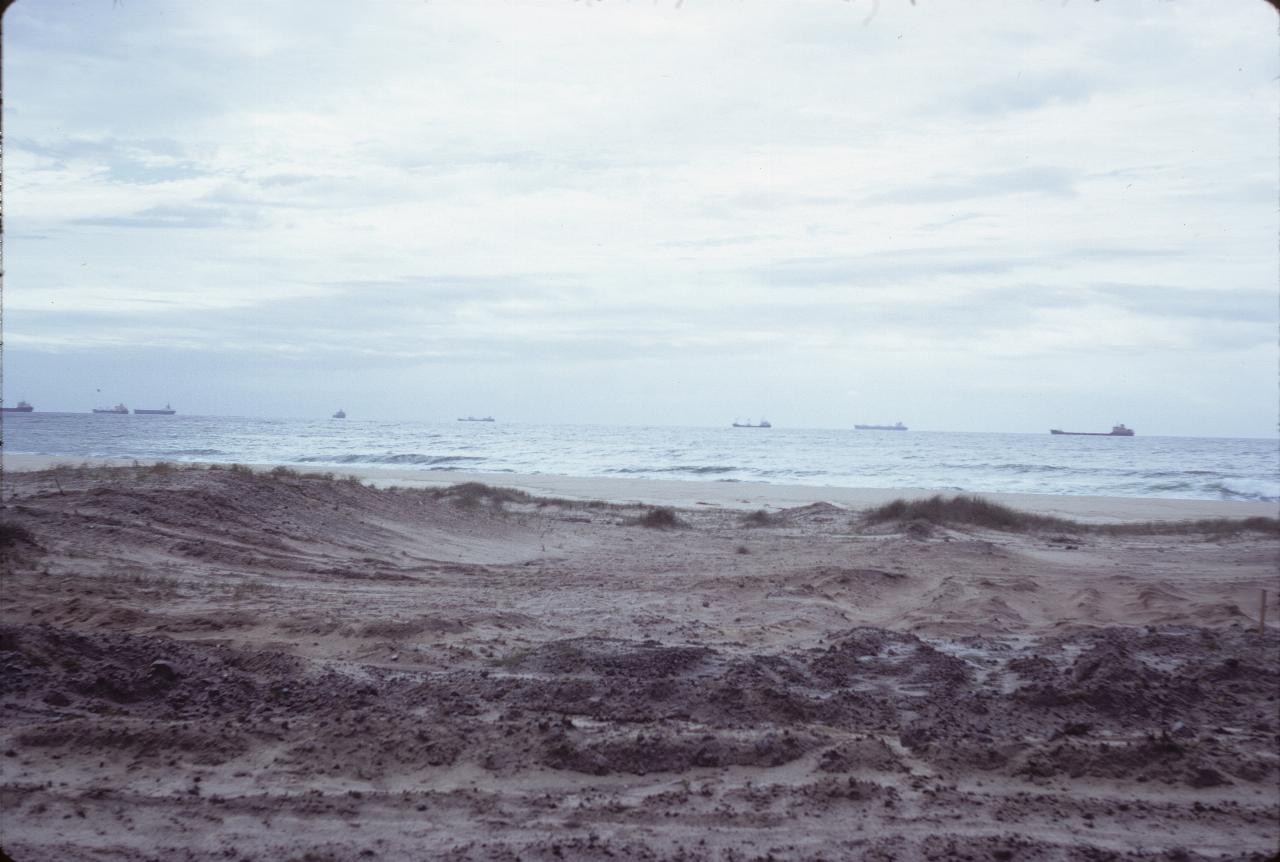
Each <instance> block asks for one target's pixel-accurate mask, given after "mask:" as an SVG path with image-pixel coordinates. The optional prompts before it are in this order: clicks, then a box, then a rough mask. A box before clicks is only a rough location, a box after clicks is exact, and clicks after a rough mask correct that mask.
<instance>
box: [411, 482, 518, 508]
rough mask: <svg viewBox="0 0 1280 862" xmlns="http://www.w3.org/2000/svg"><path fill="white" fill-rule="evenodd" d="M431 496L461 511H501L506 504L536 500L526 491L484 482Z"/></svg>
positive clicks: (449, 489)
mask: <svg viewBox="0 0 1280 862" xmlns="http://www.w3.org/2000/svg"><path fill="white" fill-rule="evenodd" d="M430 494H431V495H432V496H433V497H435V498H437V499H440V500H448V501H449V502H451V503H453V505H455V506H457V507H458V508H459V509H478V508H480V507H481V506H482V505H487V506H488V507H489V508H490V509H493V510H495V511H499V510H501V509H502V507H503V505H504V504H506V503H528V502H530V501H531V500H533V499H534V498H533V497H532V496H530V495H529V494H526V493H525V492H524V491H517V490H516V489H515V488H499V487H497V486H494V485H486V484H485V483H483V482H463V483H461V484H459V485H450V486H449V487H447V488H440V489H437V490H434V491H431V492H430Z"/></svg>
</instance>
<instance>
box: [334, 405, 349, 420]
mask: <svg viewBox="0 0 1280 862" xmlns="http://www.w3.org/2000/svg"><path fill="white" fill-rule="evenodd" d="M333 418H334V419H346V418H347V411H345V410H343V409H342V408H341V407H339V408H338V412H337V413H335V414H333Z"/></svg>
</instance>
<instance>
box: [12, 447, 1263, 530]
mask: <svg viewBox="0 0 1280 862" xmlns="http://www.w3.org/2000/svg"><path fill="white" fill-rule="evenodd" d="M3 461H4V469H5V470H12V471H16V472H25V471H31V470H44V469H48V468H50V467H53V466H57V465H60V464H68V465H78V464H94V465H103V466H121V467H125V466H130V465H132V464H134V463H140V464H150V463H153V462H152V461H149V460H139V461H136V462H135V461H134V460H132V459H110V458H78V457H64V456H53V455H12V454H6V455H5V456H4V459H3ZM249 466H252V467H254V468H255V469H263V470H269V469H271V468H272V467H275V466H278V465H275V464H252V465H249ZM284 466H287V467H290V468H291V469H297V470H300V472H312V473H324V472H330V471H331V468H328V467H316V468H311V469H307V468H305V467H299V465H297V464H287V465H284ZM332 472H335V473H337V474H338V475H341V476H346V475H354V476H357V477H359V478H360V479H362V480H364V481H367V482H369V483H370V484H373V485H376V486H378V487H390V486H393V485H396V486H401V487H409V488H415V487H416V488H439V487H445V486H448V485H456V484H459V483H462V482H484V483H485V484H489V485H500V486H502V487H507V488H516V489H518V490H521V491H525V492H527V493H530V494H534V495H536V496H544V497H566V498H569V499H578V500H605V501H608V502H616V503H642V504H645V505H654V506H675V507H678V508H688V509H692V508H705V507H720V508H726V509H742V510H754V509H784V508H789V507H793V506H804V505H808V504H810V503H816V502H827V503H832V504H834V505H837V506H841V507H844V508H847V509H850V510H855V511H856V510H858V509H864V508H868V507H871V506H878V505H881V504H883V503H887V502H889V501H891V500H895V499H898V498H906V499H915V498H920V497H929V496H932V495H934V494H937V493H944V494H945V493H947V492H939V491H936V490H926V489H919V488H845V487H830V486H814V485H773V484H768V483H764V482H715V481H710V482H708V481H687V480H679V479H639V478H614V477H596V476H586V477H579V476H560V475H552V474H517V473H473V472H464V471H459V470H398V469H381V468H372V467H359V468H342V469H339V470H336V471H332ZM975 493H980V494H981V496H983V497H986V498H987V499H990V500H994V501H995V502H998V503H1002V504H1004V505H1006V506H1012V507H1013V508H1016V509H1021V510H1023V511H1027V512H1034V513H1036V514H1040V515H1051V516H1055V517H1061V518H1071V519H1074V520H1078V521H1085V522H1090V523H1114V522H1123V521H1180V520H1196V519H1201V518H1252V517H1272V518H1273V517H1277V515H1280V506H1277V504H1275V503H1264V502H1244V501H1236V500H1179V499H1170V498H1164V497H1159V498H1155V497H1096V496H1070V495H1055V494H1014V493H984V492H980V491H979V492H975Z"/></svg>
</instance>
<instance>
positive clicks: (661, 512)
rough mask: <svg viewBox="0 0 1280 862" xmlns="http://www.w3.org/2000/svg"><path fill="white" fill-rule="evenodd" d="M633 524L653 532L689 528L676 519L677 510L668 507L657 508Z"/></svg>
mask: <svg viewBox="0 0 1280 862" xmlns="http://www.w3.org/2000/svg"><path fill="white" fill-rule="evenodd" d="M633 523H635V524H637V525H638V526H641V527H648V528H650V529H653V530H675V529H679V528H681V527H687V526H689V525H688V524H686V523H685V522H684V521H682V520H680V519H679V518H678V517H676V511H675V509H672V508H670V507H668V506H655V507H654V508H652V509H650V510H649V511H647V512H645V513H644V514H643V515H641V516H640V517H639V518H636V519H635V521H634V522H633Z"/></svg>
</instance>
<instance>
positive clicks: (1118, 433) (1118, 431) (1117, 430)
mask: <svg viewBox="0 0 1280 862" xmlns="http://www.w3.org/2000/svg"><path fill="white" fill-rule="evenodd" d="M1049 433H1050V434H1062V435H1064V436H1067V437H1132V436H1133V429H1132V428H1126V427H1125V426H1124V423H1123V422H1121V423H1120V424H1119V425H1112V426H1111V430H1110V431H1107V432H1105V433H1104V432H1102V431H1059V430H1058V429H1057V428H1050V429H1049Z"/></svg>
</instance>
